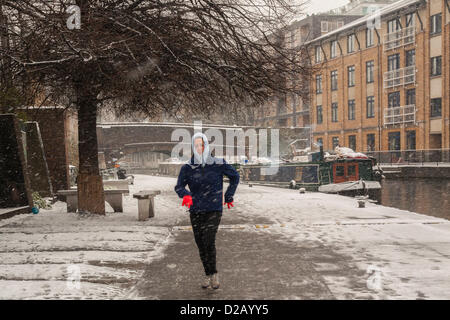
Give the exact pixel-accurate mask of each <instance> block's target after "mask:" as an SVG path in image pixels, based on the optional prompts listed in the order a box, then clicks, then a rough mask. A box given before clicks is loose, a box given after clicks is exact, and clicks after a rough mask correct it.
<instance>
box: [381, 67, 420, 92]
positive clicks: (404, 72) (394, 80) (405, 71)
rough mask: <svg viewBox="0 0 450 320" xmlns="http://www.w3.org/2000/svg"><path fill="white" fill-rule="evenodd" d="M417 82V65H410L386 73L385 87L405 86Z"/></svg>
mask: <svg viewBox="0 0 450 320" xmlns="http://www.w3.org/2000/svg"><path fill="white" fill-rule="evenodd" d="M415 82H416V66H409V67H405V68H401V69H396V70H392V71H386V72H385V73H384V88H385V89H388V88H394V87H398V86H405V85H407V84H411V83H415Z"/></svg>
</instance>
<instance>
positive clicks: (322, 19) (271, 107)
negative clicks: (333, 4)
mask: <svg viewBox="0 0 450 320" xmlns="http://www.w3.org/2000/svg"><path fill="white" fill-rule="evenodd" d="M360 17H361V15H345V14H337V15H334V14H317V15H311V16H308V17H306V18H304V19H302V20H300V21H296V22H294V23H292V24H290V25H289V26H288V27H287V28H286V29H284V30H281V31H280V34H281V35H282V36H281V37H283V39H282V41H283V45H284V46H287V47H289V48H291V49H296V48H298V49H300V48H301V47H302V46H303V45H304V44H305V43H306V42H307V41H310V40H312V39H315V38H318V37H320V36H322V35H324V34H326V33H328V32H331V31H333V30H335V29H337V28H341V27H342V26H344V25H345V24H347V23H349V22H351V21H354V20H355V19H358V18H360ZM297 80H298V79H297ZM306 91H309V88H306ZM304 100H305V101H304ZM309 123H310V108H309V102H308V99H302V98H301V97H299V96H297V95H294V94H292V95H283V96H273V97H272V98H271V99H270V100H269V101H267V102H266V103H264V104H263V105H262V106H261V107H260V108H259V112H258V113H257V114H256V115H255V119H254V124H255V125H257V126H265V127H306V126H309Z"/></svg>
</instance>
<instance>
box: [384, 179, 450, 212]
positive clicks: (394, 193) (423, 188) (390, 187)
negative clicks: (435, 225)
mask: <svg viewBox="0 0 450 320" xmlns="http://www.w3.org/2000/svg"><path fill="white" fill-rule="evenodd" d="M381 186H382V192H381V204H382V205H384V206H388V207H394V208H399V209H403V210H409V211H413V212H417V213H423V214H426V215H430V216H433V217H438V218H444V219H447V220H450V179H422V178H410V179H392V180H391V179H383V181H382V182H381Z"/></svg>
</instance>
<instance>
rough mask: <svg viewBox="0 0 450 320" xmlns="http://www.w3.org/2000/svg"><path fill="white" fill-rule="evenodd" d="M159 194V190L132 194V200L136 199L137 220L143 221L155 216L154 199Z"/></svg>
mask: <svg viewBox="0 0 450 320" xmlns="http://www.w3.org/2000/svg"><path fill="white" fill-rule="evenodd" d="M158 194H161V191H160V190H143V191H140V192H138V193H135V194H133V198H136V199H138V219H139V221H145V220H147V219H148V218H153V217H154V216H155V201H154V198H155V196H157V195H158Z"/></svg>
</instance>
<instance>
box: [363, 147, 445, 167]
mask: <svg viewBox="0 0 450 320" xmlns="http://www.w3.org/2000/svg"><path fill="white" fill-rule="evenodd" d="M364 153H365V154H366V155H368V156H371V157H374V158H375V159H377V163H379V164H388V165H409V164H412V165H421V166H423V165H437V166H439V165H443V164H448V165H450V149H429V150H391V151H367V152H364Z"/></svg>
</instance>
